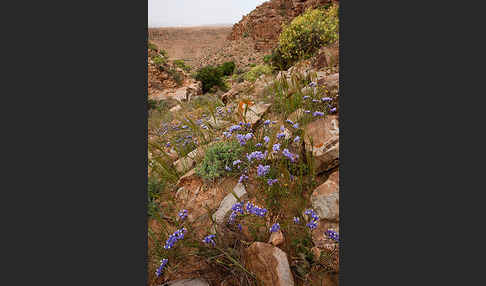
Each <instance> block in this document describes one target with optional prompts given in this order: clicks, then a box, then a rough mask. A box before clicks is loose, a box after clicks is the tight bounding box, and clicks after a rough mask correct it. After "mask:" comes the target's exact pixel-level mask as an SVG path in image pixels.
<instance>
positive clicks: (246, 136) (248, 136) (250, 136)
mask: <svg viewBox="0 0 486 286" xmlns="http://www.w3.org/2000/svg"><path fill="white" fill-rule="evenodd" d="M252 137H253V133H247V134H246V135H245V140H247V141H248V140H250V139H251V138H252Z"/></svg>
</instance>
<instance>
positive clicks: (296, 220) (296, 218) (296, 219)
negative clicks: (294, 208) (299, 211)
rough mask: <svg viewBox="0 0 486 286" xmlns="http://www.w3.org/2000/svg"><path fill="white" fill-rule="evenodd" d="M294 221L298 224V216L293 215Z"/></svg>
mask: <svg viewBox="0 0 486 286" xmlns="http://www.w3.org/2000/svg"><path fill="white" fill-rule="evenodd" d="M294 223H295V224H299V223H300V218H298V217H296V216H294Z"/></svg>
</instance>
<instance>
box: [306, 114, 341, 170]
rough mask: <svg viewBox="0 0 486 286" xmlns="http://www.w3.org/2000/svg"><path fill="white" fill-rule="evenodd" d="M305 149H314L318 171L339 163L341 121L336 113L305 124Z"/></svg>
mask: <svg viewBox="0 0 486 286" xmlns="http://www.w3.org/2000/svg"><path fill="white" fill-rule="evenodd" d="M304 142H305V149H306V151H308V152H311V151H312V155H313V160H314V166H315V168H316V171H317V173H321V172H323V171H327V170H330V169H332V168H334V167H336V166H337V165H339V121H338V117H337V116H336V115H328V116H326V117H325V118H321V119H318V120H316V121H313V122H311V123H309V124H307V125H306V126H305V137H304Z"/></svg>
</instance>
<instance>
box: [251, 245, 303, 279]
mask: <svg viewBox="0 0 486 286" xmlns="http://www.w3.org/2000/svg"><path fill="white" fill-rule="evenodd" d="M245 265H246V267H247V269H248V270H249V271H251V272H252V273H253V274H255V275H256V277H257V279H258V280H260V281H261V283H262V285H264V286H293V285H294V277H293V276H292V272H291V271H290V267H289V262H288V260H287V254H285V252H283V251H282V250H281V249H280V248H278V247H275V246H273V245H271V244H268V243H264V242H254V243H252V244H251V245H250V247H248V248H247V249H246V250H245Z"/></svg>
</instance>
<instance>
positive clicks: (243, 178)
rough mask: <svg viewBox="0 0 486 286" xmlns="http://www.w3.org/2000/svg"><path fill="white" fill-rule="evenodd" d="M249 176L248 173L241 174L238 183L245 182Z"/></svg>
mask: <svg viewBox="0 0 486 286" xmlns="http://www.w3.org/2000/svg"><path fill="white" fill-rule="evenodd" d="M247 179H248V176H247V175H241V177H240V179H239V180H238V183H241V182H243V181H244V180H247Z"/></svg>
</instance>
